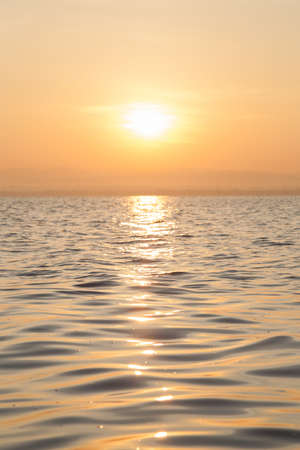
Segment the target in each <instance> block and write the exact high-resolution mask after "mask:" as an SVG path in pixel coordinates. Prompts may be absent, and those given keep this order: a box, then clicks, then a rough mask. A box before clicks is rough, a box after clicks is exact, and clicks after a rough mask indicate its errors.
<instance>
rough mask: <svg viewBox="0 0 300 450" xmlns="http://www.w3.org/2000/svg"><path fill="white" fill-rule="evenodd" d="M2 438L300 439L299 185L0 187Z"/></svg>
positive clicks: (283, 442) (216, 444)
mask: <svg viewBox="0 0 300 450" xmlns="http://www.w3.org/2000/svg"><path fill="white" fill-rule="evenodd" d="M0 237H1V262H0V292H1V300H0V311H1V319H0V429H1V432H0V436H1V437H0V448H1V450H2V449H3V450H4V449H5V450H29V449H30V450H41V449H74V450H75V449H76V450H79V449H80V450H96V449H97V450H98V449H106V448H107V449H110V448H115V449H126V450H131V449H134V450H136V449H140V450H141V449H149V450H150V449H157V448H159V449H166V448H169V449H177V448H179V449H189V448H204V449H219V448H228V449H230V448H235V449H236V448H241V449H246V448H247V449H248V448H250V449H251V448H260V449H269V448H298V449H299V448H300V314H299V311H300V295H299V294H300V197H281V198H280V197H277V198H275V197H274V198H254V197H253V198H247V197H245V198H242V197H237V198H226V197H225V198H196V197H191V198H189V197H123V198H121V197H120V198H98V199H97V198H88V199H84V198H82V199H76V198H72V199H62V198H60V199H54V198H53V199H51V198H48V199H46V198H44V199H8V198H7V199H1V200H0Z"/></svg>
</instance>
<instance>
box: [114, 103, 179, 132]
mask: <svg viewBox="0 0 300 450" xmlns="http://www.w3.org/2000/svg"><path fill="white" fill-rule="evenodd" d="M124 119H125V122H124V124H123V126H124V127H125V128H128V129H130V130H131V131H132V132H134V133H135V134H137V135H139V136H142V137H144V138H147V139H151V138H157V137H159V136H162V135H163V134H164V133H165V132H166V131H167V130H168V129H169V128H171V126H172V124H173V120H174V118H173V116H172V115H171V114H168V113H167V112H166V111H164V109H163V107H162V106H160V105H155V104H151V103H135V104H133V105H131V106H129V107H128V110H127V112H126V113H125V115H124Z"/></svg>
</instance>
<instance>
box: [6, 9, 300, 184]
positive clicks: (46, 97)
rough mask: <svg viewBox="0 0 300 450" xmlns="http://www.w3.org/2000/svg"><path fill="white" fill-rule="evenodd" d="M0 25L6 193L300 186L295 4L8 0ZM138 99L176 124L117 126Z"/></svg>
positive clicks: (299, 31)
mask: <svg viewBox="0 0 300 450" xmlns="http://www.w3.org/2000/svg"><path fill="white" fill-rule="evenodd" d="M0 34H1V39H0V54H1V61H0V65H1V70H0V98H1V108H0V119H1V129H0V149H1V150H0V151H1V167H0V172H1V173H2V177H1V181H0V189H2V190H5V189H9V188H16V187H17V188H19V189H23V188H24V189H25V190H26V189H27V188H28V186H29V185H30V182H31V180H33V181H32V183H31V184H33V185H34V188H35V189H39V188H41V189H45V188H49V189H51V188H57V187H59V188H61V187H62V186H63V188H64V189H68V186H69V187H70V188H71V187H72V189H73V188H74V185H76V179H77V178H78V174H82V187H83V188H84V186H89V187H90V188H97V189H98V190H101V187H104V186H107V184H109V185H110V186H115V187H118V188H120V190H122V186H123V187H124V186H128V185H133V186H139V187H141V186H143V180H144V182H145V183H146V184H145V185H147V186H148V188H149V189H151V186H152V185H153V188H157V187H159V186H164V188H168V187H169V188H172V189H173V188H174V187H177V188H178V189H180V188H182V189H184V188H186V187H189V180H193V181H192V182H190V184H191V186H192V187H193V189H196V188H197V186H198V187H199V188H201V189H202V188H203V189H204V188H205V186H207V187H208V188H211V187H212V186H216V182H215V181H214V182H213V181H211V179H210V178H209V173H211V174H214V175H212V177H215V176H216V175H215V174H216V173H219V172H220V171H221V172H222V174H223V175H222V176H224V177H225V178H226V175H224V173H226V172H227V171H228V173H229V174H232V173H234V174H240V173H245V172H247V174H248V175H247V177H239V175H236V176H237V178H236V180H239V181H236V183H235V187H236V186H241V188H243V186H244V187H247V186H250V185H251V186H252V187H253V185H255V180H254V181H253V175H251V173H252V172H253V173H254V172H255V173H265V172H266V173H269V174H270V176H269V175H268V177H266V178H265V180H266V181H265V183H262V182H261V181H258V185H259V183H260V187H261V186H262V184H263V185H264V187H266V188H268V186H269V187H272V188H274V186H275V187H278V188H281V187H282V186H283V185H284V184H286V183H287V184H289V183H290V184H289V186H294V185H295V184H297V183H298V181H295V178H293V180H292V181H284V180H287V175H289V174H291V175H293V176H294V177H295V176H296V178H297V177H298V179H299V176H300V149H299V142H300V127H299V123H300V121H299V119H300V81H299V80H300V59H299V54H300V2H298V1H297V0H284V1H283V0H267V1H261V0H251V1H248V0H210V1H208V0H184V1H182V0H172V1H171V0H169V1H167V0H151V1H148V0H114V1H111V0H51V2H50V1H49V2H48V1H44V2H41V1H39V0H4V1H2V2H0ZM136 102H142V103H151V104H153V103H154V104H158V105H162V107H163V108H165V109H166V110H167V111H168V113H170V114H172V115H174V116H175V120H174V123H173V127H172V128H170V129H169V130H168V131H167V132H166V133H165V134H162V135H161V136H159V137H157V138H156V139H145V138H143V137H141V136H138V135H135V134H134V133H132V131H131V130H128V129H126V128H124V127H123V126H122V124H123V122H124V112H126V110H128V108H129V105H130V104H132V103H136ZM15 169H18V170H15ZM204 172H205V174H206V175H205V177H206V178H205V177H203V176H202V182H200V180H199V177H200V178H201V174H203V173H204ZM249 173H250V175H249ZM38 174H40V176H38ZM44 174H47V176H46V177H45V176H44ZM178 174H181V175H180V176H179V175H178ZM272 174H274V175H272ZM272 177H273V178H272ZM274 177H275V178H276V180H275V178H274ZM225 178H224V179H225ZM227 178H228V177H227ZM125 179H126V180H127V181H124V180H125ZM204 179H205V180H206V181H205V182H204V181H203V180H204ZM74 180H75V181H74ZM128 180H130V181H128ZM197 180H198V181H197ZM274 180H275V181H274ZM224 183H225V182H224ZM225 184H226V183H225ZM225 184H224V186H225ZM227 184H228V183H227ZM221 185H222V183H221ZM221 185H220V188H222V186H221ZM299 187H300V182H299Z"/></svg>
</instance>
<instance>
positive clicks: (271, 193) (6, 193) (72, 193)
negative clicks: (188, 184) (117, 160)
mask: <svg viewBox="0 0 300 450" xmlns="http://www.w3.org/2000/svg"><path fill="white" fill-rule="evenodd" d="M143 195H145V196H146V195H147V196H148V195H149V196H152V195H155V196H173V197H180V196H191V197H197V196H199V197H251V196H254V197H256V196H259V197H281V196H282V197H287V196H300V189H297V190H164V189H157V190H146V189H145V190H143V189H132V190H129V189H127V190H124V191H122V192H120V191H117V190H112V189H110V190H109V189H108V190H101V191H88V190H86V191H84V190H83V191H76V190H45V191H43V190H36V191H35V190H32V191H21V190H2V191H1V190H0V197H128V196H143Z"/></svg>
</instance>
